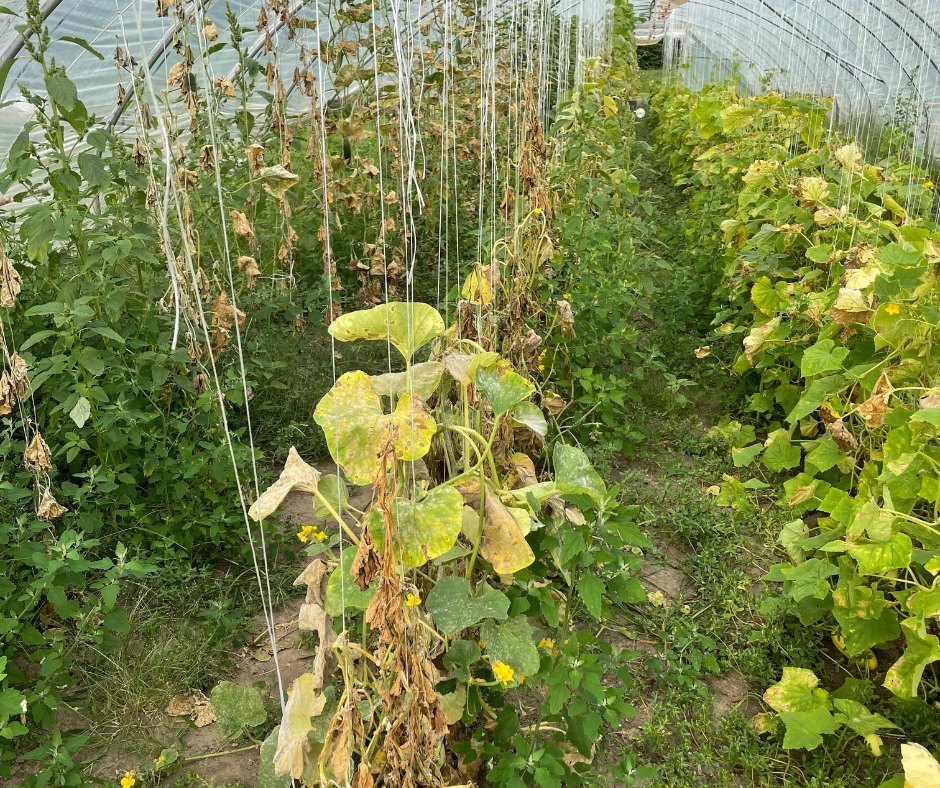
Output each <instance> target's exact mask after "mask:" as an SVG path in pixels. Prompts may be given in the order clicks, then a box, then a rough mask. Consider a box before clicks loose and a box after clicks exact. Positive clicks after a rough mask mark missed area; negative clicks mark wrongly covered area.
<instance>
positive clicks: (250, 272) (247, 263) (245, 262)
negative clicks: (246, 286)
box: [238, 255, 261, 279]
mask: <svg viewBox="0 0 940 788" xmlns="http://www.w3.org/2000/svg"><path fill="white" fill-rule="evenodd" d="M238 267H239V268H240V269H241V270H242V271H244V272H245V276H247V277H248V278H249V279H254V278H255V277H257V276H261V269H260V268H258V263H257V262H256V261H255V258H254V257H249V256H248V255H242V256H241V257H239V258H238Z"/></svg>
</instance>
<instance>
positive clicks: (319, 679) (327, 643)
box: [297, 603, 338, 689]
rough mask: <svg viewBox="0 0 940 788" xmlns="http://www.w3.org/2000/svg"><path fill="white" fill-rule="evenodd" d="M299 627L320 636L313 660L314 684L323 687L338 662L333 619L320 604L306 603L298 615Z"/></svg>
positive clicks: (316, 687) (318, 687) (316, 686)
mask: <svg viewBox="0 0 940 788" xmlns="http://www.w3.org/2000/svg"><path fill="white" fill-rule="evenodd" d="M297 628H298V629H299V630H300V631H301V632H316V633H317V634H318V635H319V636H320V646H319V648H318V649H317V656H316V658H315V659H314V660H313V686H314V688H315V689H323V686H324V684H325V683H326V678H327V676H329V675H330V674H331V673H332V672H333V671H334V670H335V669H336V667H337V664H338V663H337V660H336V655H335V654H334V653H333V648H332V646H333V642H334V641H335V640H336V633H335V632H334V631H333V619H331V618H330V616H329V615H327V612H326V611H325V610H324V609H323V608H322V607H321V606H320V605H317V604H312V603H311V604H306V603H305V604H303V605H301V606H300V612H299V613H298V615H297Z"/></svg>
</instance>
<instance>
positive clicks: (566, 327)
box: [555, 300, 574, 333]
mask: <svg viewBox="0 0 940 788" xmlns="http://www.w3.org/2000/svg"><path fill="white" fill-rule="evenodd" d="M555 308H556V310H557V312H558V325H559V326H560V328H561V330H562V331H563V332H565V333H568V332H569V331H570V332H572V333H573V332H574V314H573V313H572V312H571V304H569V303H568V302H567V301H565V300H562V301H556V302H555Z"/></svg>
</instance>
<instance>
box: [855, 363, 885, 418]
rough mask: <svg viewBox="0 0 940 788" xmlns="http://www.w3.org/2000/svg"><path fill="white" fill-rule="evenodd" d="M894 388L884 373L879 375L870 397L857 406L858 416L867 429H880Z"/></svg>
mask: <svg viewBox="0 0 940 788" xmlns="http://www.w3.org/2000/svg"><path fill="white" fill-rule="evenodd" d="M892 391H894V388H893V387H892V386H891V383H889V382H888V375H887V373H886V372H882V373H881V377H880V378H878V382H877V383H876V384H875V388H874V389H872V392H871V396H870V397H869V398H868V399H867V400H865V401H864V402H863V403H861V404H860V405H859V406H858V413H859V415H860V416H861V417H862V418H863V419H865V421H866V422H868V426H869V427H880V426H881V425H882V424H884V417H885V413H886V412H887V410H888V400H890V399H891V392H892Z"/></svg>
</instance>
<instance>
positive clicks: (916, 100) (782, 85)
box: [665, 0, 940, 154]
mask: <svg viewBox="0 0 940 788" xmlns="http://www.w3.org/2000/svg"><path fill="white" fill-rule="evenodd" d="M665 59H666V64H667V66H671V67H677V66H686V70H685V71H684V79H685V81H686V84H688V85H689V86H690V87H693V88H696V87H701V86H702V85H703V84H705V83H707V82H712V81H715V80H716V79H719V80H720V79H723V78H725V77H728V76H731V75H732V74H733V73H738V74H739V75H740V76H741V78H742V81H743V84H744V86H745V88H746V89H747V90H749V91H751V92H753V93H757V92H762V91H763V90H777V91H780V92H781V93H785V94H789V93H807V94H811V95H817V96H832V97H833V98H834V100H835V107H836V111H837V120H838V121H839V122H840V123H844V124H855V126H856V128H861V127H862V125H863V124H871V123H877V124H881V123H884V122H885V121H889V122H891V121H895V122H897V121H900V122H901V125H902V126H907V127H908V130H909V131H911V132H913V134H914V136H915V142H916V144H917V145H918V146H920V147H922V148H923V149H925V150H927V151H930V152H932V153H934V154H940V0H690V2H688V3H687V4H685V5H683V6H681V7H679V8H676V9H675V11H673V13H672V14H671V15H670V17H669V19H668V21H667V23H666V43H665Z"/></svg>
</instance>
